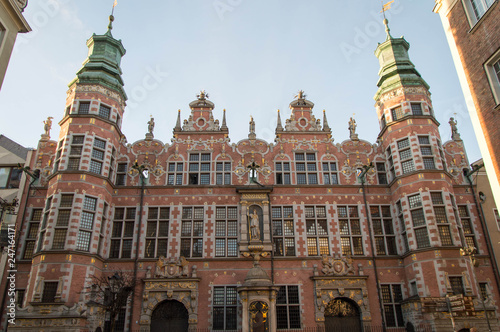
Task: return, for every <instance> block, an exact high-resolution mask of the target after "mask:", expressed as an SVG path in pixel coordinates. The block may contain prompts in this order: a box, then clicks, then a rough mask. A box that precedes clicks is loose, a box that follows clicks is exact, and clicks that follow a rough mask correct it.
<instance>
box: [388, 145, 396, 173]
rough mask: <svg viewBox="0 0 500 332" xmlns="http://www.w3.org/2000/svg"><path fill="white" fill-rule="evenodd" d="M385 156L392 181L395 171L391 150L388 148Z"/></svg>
mask: <svg viewBox="0 0 500 332" xmlns="http://www.w3.org/2000/svg"><path fill="white" fill-rule="evenodd" d="M385 154H386V155H387V162H388V163H389V173H390V174H391V181H392V180H394V178H395V177H396V171H395V169H394V161H393V159H392V150H391V147H390V146H388V147H387V150H386V151H385Z"/></svg>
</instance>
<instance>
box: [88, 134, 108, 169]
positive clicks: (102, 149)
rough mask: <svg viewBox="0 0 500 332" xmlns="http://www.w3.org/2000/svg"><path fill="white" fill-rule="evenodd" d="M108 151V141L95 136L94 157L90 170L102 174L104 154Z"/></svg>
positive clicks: (91, 160)
mask: <svg viewBox="0 0 500 332" xmlns="http://www.w3.org/2000/svg"><path fill="white" fill-rule="evenodd" d="M105 153H106V141H104V140H102V139H99V138H95V139H94V147H93V148H92V158H91V159H90V169H89V171H90V172H92V173H96V174H99V175H100V174H101V172H102V164H103V162H104V155H105Z"/></svg>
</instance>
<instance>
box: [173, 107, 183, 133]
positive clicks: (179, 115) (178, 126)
mask: <svg viewBox="0 0 500 332" xmlns="http://www.w3.org/2000/svg"><path fill="white" fill-rule="evenodd" d="M181 130H182V127H181V110H179V111H178V112H177V123H176V124H175V128H174V131H181Z"/></svg>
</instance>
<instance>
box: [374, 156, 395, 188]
mask: <svg viewBox="0 0 500 332" xmlns="http://www.w3.org/2000/svg"><path fill="white" fill-rule="evenodd" d="M391 161H392V159H391ZM375 169H376V170H377V179H378V184H387V172H386V171H385V163H375Z"/></svg>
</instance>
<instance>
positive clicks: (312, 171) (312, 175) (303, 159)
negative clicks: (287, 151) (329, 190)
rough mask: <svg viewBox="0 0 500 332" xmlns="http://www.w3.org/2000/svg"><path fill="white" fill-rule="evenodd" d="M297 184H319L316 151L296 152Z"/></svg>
mask: <svg viewBox="0 0 500 332" xmlns="http://www.w3.org/2000/svg"><path fill="white" fill-rule="evenodd" d="M295 171H296V174H297V184H318V169H317V166H316V154H315V153H304V152H296V153H295Z"/></svg>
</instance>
